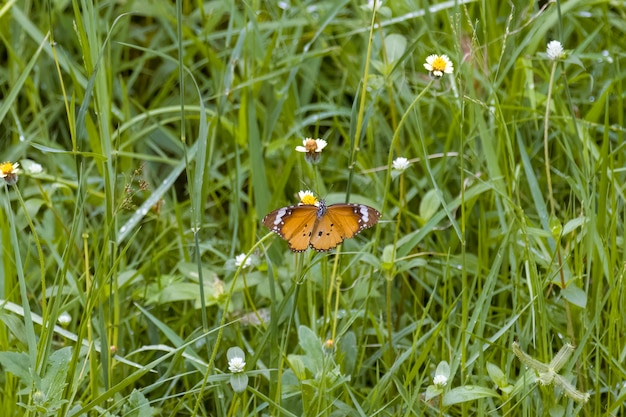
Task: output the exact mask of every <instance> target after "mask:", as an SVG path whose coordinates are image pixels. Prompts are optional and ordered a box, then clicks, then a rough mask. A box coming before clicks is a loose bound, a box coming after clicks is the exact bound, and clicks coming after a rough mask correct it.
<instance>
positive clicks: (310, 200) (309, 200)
mask: <svg viewBox="0 0 626 417" xmlns="http://www.w3.org/2000/svg"><path fill="white" fill-rule="evenodd" d="M300 203H301V204H304V205H306V206H313V205H315V203H317V198H315V196H312V195H311V194H307V195H305V196H303V197H302V200H300Z"/></svg>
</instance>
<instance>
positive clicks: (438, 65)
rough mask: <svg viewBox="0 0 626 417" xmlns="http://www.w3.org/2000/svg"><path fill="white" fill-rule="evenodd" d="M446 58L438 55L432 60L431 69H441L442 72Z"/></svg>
mask: <svg viewBox="0 0 626 417" xmlns="http://www.w3.org/2000/svg"><path fill="white" fill-rule="evenodd" d="M446 65H447V63H446V60H445V59H443V58H442V57H440V56H438V57H437V58H435V59H434V60H433V63H432V64H431V66H432V67H433V71H441V72H443V71H444V70H445V69H446Z"/></svg>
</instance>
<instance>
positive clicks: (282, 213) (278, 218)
mask: <svg viewBox="0 0 626 417" xmlns="http://www.w3.org/2000/svg"><path fill="white" fill-rule="evenodd" d="M285 214H287V208H281V209H280V210H278V213H276V218H275V219H274V226H278V225H279V224H281V223H282V221H283V217H285Z"/></svg>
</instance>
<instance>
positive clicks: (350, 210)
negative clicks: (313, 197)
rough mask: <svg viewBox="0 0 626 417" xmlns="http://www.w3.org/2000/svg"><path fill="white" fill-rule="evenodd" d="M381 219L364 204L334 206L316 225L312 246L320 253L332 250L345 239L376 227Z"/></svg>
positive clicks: (330, 207) (327, 210) (327, 209)
mask: <svg viewBox="0 0 626 417" xmlns="http://www.w3.org/2000/svg"><path fill="white" fill-rule="evenodd" d="M379 219H380V213H379V212H378V211H377V210H374V209H373V208H371V207H368V206H365V205H363V204H333V205H331V206H328V207H327V208H326V212H325V213H324V215H323V216H322V217H321V218H319V219H318V221H317V223H316V224H315V227H314V229H313V231H312V233H311V242H310V245H311V247H312V248H313V249H315V250H316V251H318V252H322V251H327V250H331V249H333V248H336V247H337V245H339V244H340V243H341V242H343V241H344V239H350V238H351V237H354V236H355V235H356V234H357V233H359V232H360V231H361V230H363V229H367V228H369V227H372V226H374V225H375V224H376V223H378V220H379Z"/></svg>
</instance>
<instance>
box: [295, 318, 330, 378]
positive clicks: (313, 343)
mask: <svg viewBox="0 0 626 417" xmlns="http://www.w3.org/2000/svg"><path fill="white" fill-rule="evenodd" d="M298 340H299V342H300V346H301V347H302V350H304V352H305V354H306V356H307V357H309V358H310V359H311V360H312V361H313V362H315V367H316V369H322V367H323V366H324V357H323V355H324V351H323V349H322V342H321V341H320V339H319V338H318V337H317V335H316V334H315V333H314V332H313V330H311V329H309V328H308V327H306V326H300V327H298ZM311 371H313V370H312V369H311Z"/></svg>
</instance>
